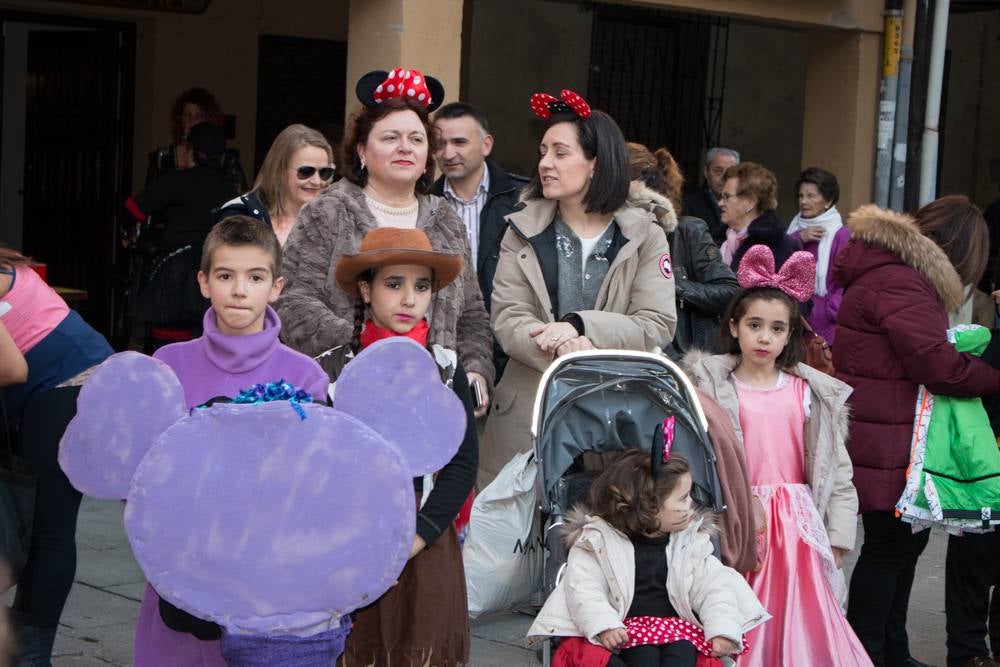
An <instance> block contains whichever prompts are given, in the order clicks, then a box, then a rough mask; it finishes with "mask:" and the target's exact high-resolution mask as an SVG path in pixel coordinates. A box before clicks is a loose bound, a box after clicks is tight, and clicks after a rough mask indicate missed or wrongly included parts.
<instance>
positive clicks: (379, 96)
mask: <svg viewBox="0 0 1000 667" xmlns="http://www.w3.org/2000/svg"><path fill="white" fill-rule="evenodd" d="M354 93H355V94H356V95H357V96H358V100H359V101H360V102H361V103H362V104H364V105H365V106H366V107H377V106H378V105H380V104H382V103H383V102H385V101H386V100H387V99H389V98H390V97H412V98H413V99H415V100H417V101H418V102H420V103H421V104H423V105H424V106H425V107H427V111H434V110H435V109H437V108H438V107H439V106H441V102H443V101H444V86H442V85H441V82H440V81H438V80H437V79H435V78H434V77H432V76H424V75H423V73H421V71H420V70H416V69H403V68H402V67H397V68H396V69H394V70H392V71H391V72H386V71H384V70H376V71H374V72H368V74H365V75H364V76H363V77H361V78H360V79H358V84H357V85H356V86H355V87H354Z"/></svg>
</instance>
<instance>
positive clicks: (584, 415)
mask: <svg viewBox="0 0 1000 667" xmlns="http://www.w3.org/2000/svg"><path fill="white" fill-rule="evenodd" d="M671 415H673V416H674V417H675V418H676V420H677V423H676V429H675V436H674V445H673V451H674V452H678V453H681V454H684V455H685V456H686V457H687V459H688V461H689V462H690V464H691V474H692V477H693V479H694V483H695V488H694V490H693V491H692V495H693V496H694V499H695V502H696V503H698V504H699V505H702V506H705V507H708V508H710V509H712V510H713V511H716V512H719V511H722V502H721V499H722V494H721V491H720V488H719V482H718V476H717V474H716V470H715V455H714V452H713V450H712V447H711V443H710V442H709V440H708V434H707V423H706V421H705V417H704V414H703V413H702V410H701V405H700V404H699V403H698V399H697V397H696V396H695V393H694V389H693V387H692V386H691V383H690V381H689V380H688V379H687V377H686V376H685V375H684V374H683V372H681V370H680V369H679V368H678V367H677V366H676V365H675V364H674V363H673V362H671V361H670V360H668V359H667V358H665V357H662V356H660V355H656V354H650V353H645V352H627V351H608V350H602V351H594V352H578V353H574V354H570V355H567V356H566V357H563V358H560V359H559V360H557V361H556V362H554V363H553V364H552V366H550V367H549V369H548V370H547V371H546V373H545V375H544V376H543V377H542V381H541V384H540V385H539V389H538V394H537V396H536V399H535V415H534V420H533V431H532V433H533V435H534V438H535V458H536V461H537V464H538V480H539V491H540V493H539V502H540V503H541V506H542V509H543V510H544V511H546V512H551V511H553V509H559V510H560V511H565V510H567V509H569V508H567V507H562V506H561V505H562V504H563V502H564V500H561V499H560V494H559V492H558V487H559V481H560V479H561V478H562V476H563V475H564V474H565V473H566V471H567V470H569V468H570V466H572V465H573V463H574V461H575V460H576V458H577V457H578V456H580V455H581V454H583V453H585V452H611V451H616V450H625V449H643V450H646V451H649V449H650V447H651V445H652V442H653V435H654V432H655V430H656V427H657V425H660V424H662V423H663V420H664V419H666V418H667V417H669V416H671Z"/></svg>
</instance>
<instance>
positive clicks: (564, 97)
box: [531, 90, 590, 120]
mask: <svg viewBox="0 0 1000 667" xmlns="http://www.w3.org/2000/svg"><path fill="white" fill-rule="evenodd" d="M559 97H560V98H561V99H558V100H557V99H556V98H554V97H552V96H551V95H549V94H548V93H535V94H534V95H532V96H531V110H532V111H534V112H535V115H536V116H538V117H539V118H541V119H542V120H548V119H549V118H551V117H552V114H554V113H559V112H560V111H572V112H573V113H575V114H576V115H577V116H579V117H580V118H590V105H589V104H587V100H585V99H583V98H582V97H580V96H579V95H577V94H576V93H574V92H573V91H572V90H564V91H562V93H560V94H559Z"/></svg>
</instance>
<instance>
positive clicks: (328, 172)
mask: <svg viewBox="0 0 1000 667" xmlns="http://www.w3.org/2000/svg"><path fill="white" fill-rule="evenodd" d="M317 171H318V172H319V177H320V178H321V179H323V180H324V181H329V180H330V179H331V178H333V167H318V168H317V167H299V168H298V169H296V170H295V175H296V176H298V177H299V180H300V181H305V180H307V179H310V178H312V176H313V174H315V173H316V172H317Z"/></svg>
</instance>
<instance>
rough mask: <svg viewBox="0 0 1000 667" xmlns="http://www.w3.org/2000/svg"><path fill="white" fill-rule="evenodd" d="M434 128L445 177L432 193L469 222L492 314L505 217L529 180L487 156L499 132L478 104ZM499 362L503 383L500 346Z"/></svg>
mask: <svg viewBox="0 0 1000 667" xmlns="http://www.w3.org/2000/svg"><path fill="white" fill-rule="evenodd" d="M434 127H435V129H436V130H437V131H438V142H439V143H438V150H437V153H436V155H435V158H436V159H437V164H438V167H439V168H440V169H441V171H442V172H443V175H442V176H441V178H439V179H438V180H437V182H436V183H434V187H433V188H432V189H431V193H432V194H435V195H438V196H440V197H444V198H445V200H446V201H447V202H448V204H449V205H450V206H451V207H452V209H454V211H455V213H457V214H458V217H459V218H461V219H462V222H464V223H465V227H466V230H467V232H468V234H469V248H470V250H471V252H472V261H473V263H474V264H475V269H476V276H477V277H478V279H479V289H480V290H481V291H482V293H483V303H484V305H485V306H486V311H487V312H489V310H490V297H491V296H492V294H493V276H494V275H496V272H497V262H498V261H499V260H500V241H501V240H502V239H503V235H504V232H506V231H507V220H506V219H505V218H506V217H507V215H508V214H510V213H513V212H514V211H515V210H516V208H517V202H518V197H519V195H520V193H521V188H522V187H524V185H526V184H527V179H525V178H523V177H521V176H515V175H513V174H508V173H506V172H505V171H504V170H503V169H501V168H500V167H499V165H497V164H496V163H494V162H493V161H492V160H489V159H487V158H488V157H489V154H490V152H491V151H492V150H493V136H492V135H491V134H490V130H489V124H488V123H487V121H486V118H485V117H484V116H483V115H482V114H481V113H479V111H478V110H476V108H475V107H473V106H471V105H469V104H465V103H464V102H452V103H451V104H446V105H444V106H443V107H441V108H440V109H438V112H437V113H436V114H435V115H434ZM494 363H495V364H496V367H497V381H499V380H500V374H501V372H502V370H503V366H504V364H505V363H506V355H504V353H503V350H501V349H500V348H499V347H498V346H496V345H495V344H494Z"/></svg>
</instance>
